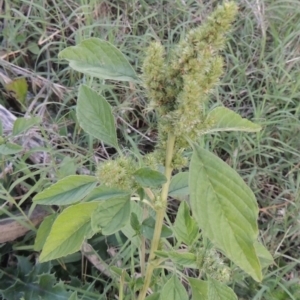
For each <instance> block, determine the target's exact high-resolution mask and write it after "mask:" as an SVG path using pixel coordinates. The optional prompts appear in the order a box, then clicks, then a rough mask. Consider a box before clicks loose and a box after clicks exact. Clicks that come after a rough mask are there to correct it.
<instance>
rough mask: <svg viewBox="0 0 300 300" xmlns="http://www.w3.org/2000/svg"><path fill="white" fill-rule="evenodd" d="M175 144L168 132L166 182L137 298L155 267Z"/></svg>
mask: <svg viewBox="0 0 300 300" xmlns="http://www.w3.org/2000/svg"><path fill="white" fill-rule="evenodd" d="M174 144H175V136H174V135H173V134H172V133H169V136H168V142H167V150H166V161H165V176H166V178H167V182H166V183H165V184H164V185H163V187H162V190H161V199H160V200H161V205H160V207H159V208H158V209H157V210H156V222H155V228H154V235H153V239H152V243H151V249H150V255H149V260H148V265H147V269H146V275H145V281H144V285H143V288H142V290H141V292H140V294H139V298H138V300H144V299H145V297H146V294H147V290H148V288H149V286H150V282H151V278H152V273H153V270H154V267H155V264H154V263H153V260H154V258H155V251H157V249H158V246H159V241H160V235H161V230H162V226H163V222H164V216H165V213H166V209H167V199H168V193H169V186H170V182H171V175H172V170H173V169H172V159H173V150H174Z"/></svg>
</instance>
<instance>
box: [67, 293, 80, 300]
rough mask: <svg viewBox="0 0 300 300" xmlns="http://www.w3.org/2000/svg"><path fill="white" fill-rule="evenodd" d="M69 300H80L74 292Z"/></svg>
mask: <svg viewBox="0 0 300 300" xmlns="http://www.w3.org/2000/svg"><path fill="white" fill-rule="evenodd" d="M68 300H78V297H77V292H74V293H73V294H72V295H71V296H70V298H69V299H68Z"/></svg>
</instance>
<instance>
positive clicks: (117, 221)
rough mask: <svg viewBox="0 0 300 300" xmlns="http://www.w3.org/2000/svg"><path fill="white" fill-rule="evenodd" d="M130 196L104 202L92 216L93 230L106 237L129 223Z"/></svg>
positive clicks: (100, 203)
mask: <svg viewBox="0 0 300 300" xmlns="http://www.w3.org/2000/svg"><path fill="white" fill-rule="evenodd" d="M129 217H130V195H127V196H123V197H118V198H113V199H108V200H104V201H102V202H99V206H98V207H97V209H96V210H95V211H94V213H93V215H92V228H93V230H94V231H95V232H97V231H100V230H101V232H102V234H104V235H110V234H113V233H115V232H117V231H119V230H120V229H121V228H122V227H124V226H125V225H126V224H127V223H128V222H129Z"/></svg>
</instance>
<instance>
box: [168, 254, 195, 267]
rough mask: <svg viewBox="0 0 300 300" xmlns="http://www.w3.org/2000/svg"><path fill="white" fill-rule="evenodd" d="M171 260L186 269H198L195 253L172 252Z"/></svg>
mask: <svg viewBox="0 0 300 300" xmlns="http://www.w3.org/2000/svg"><path fill="white" fill-rule="evenodd" d="M168 255H169V258H170V259H171V260H172V261H173V262H174V263H176V264H179V265H182V266H184V267H185V268H195V269H196V268H198V267H197V257H196V255H195V254H194V253H190V252H183V253H180V252H175V251H171V252H169V253H168Z"/></svg>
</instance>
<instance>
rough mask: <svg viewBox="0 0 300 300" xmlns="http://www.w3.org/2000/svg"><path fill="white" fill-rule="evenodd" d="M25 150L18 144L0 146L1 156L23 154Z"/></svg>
mask: <svg viewBox="0 0 300 300" xmlns="http://www.w3.org/2000/svg"><path fill="white" fill-rule="evenodd" d="M22 150H23V148H22V147H21V146H19V145H17V144H13V143H5V144H1V145H0V154H2V155H12V154H17V153H19V152H21V151H22Z"/></svg>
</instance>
